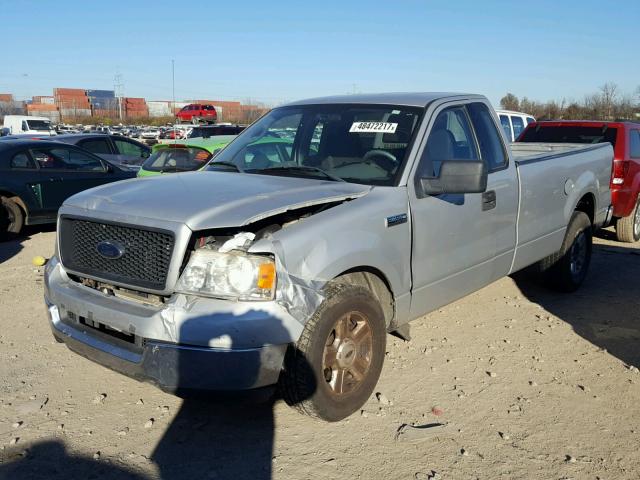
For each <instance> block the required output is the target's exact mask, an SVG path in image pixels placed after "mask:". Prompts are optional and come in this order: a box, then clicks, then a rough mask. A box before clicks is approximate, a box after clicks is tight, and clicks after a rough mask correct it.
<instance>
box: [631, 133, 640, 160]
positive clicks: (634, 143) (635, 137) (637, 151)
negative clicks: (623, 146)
mask: <svg viewBox="0 0 640 480" xmlns="http://www.w3.org/2000/svg"><path fill="white" fill-rule="evenodd" d="M629 146H630V148H629V149H630V150H631V157H632V158H640V131H638V130H631V139H630V145H629Z"/></svg>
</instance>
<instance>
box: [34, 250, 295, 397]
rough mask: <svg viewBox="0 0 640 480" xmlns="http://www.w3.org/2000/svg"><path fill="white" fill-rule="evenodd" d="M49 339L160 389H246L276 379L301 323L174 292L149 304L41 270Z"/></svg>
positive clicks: (57, 270)
mask: <svg viewBox="0 0 640 480" xmlns="http://www.w3.org/2000/svg"><path fill="white" fill-rule="evenodd" d="M45 302H46V305H47V311H48V315H49V320H50V324H51V329H52V331H53V335H54V336H55V338H56V339H57V340H58V341H61V342H64V343H65V344H66V345H67V346H68V347H69V348H70V349H71V350H73V351H74V352H76V353H78V354H80V355H82V356H84V357H86V358H88V359H90V360H93V361H95V362H97V363H99V364H102V365H104V366H106V367H108V368H111V369H113V370H116V371H118V372H120V373H123V374H125V375H127V376H130V377H132V378H136V379H138V380H142V381H149V382H151V383H154V384H156V385H157V386H159V387H160V388H162V389H163V390H167V391H170V392H175V393H179V392H181V391H183V390H184V391H187V390H214V391H235V390H248V389H255V388H259V387H264V386H268V385H273V384H275V383H276V382H277V380H278V376H279V374H280V370H281V368H282V362H283V359H284V354H285V351H286V349H287V347H288V345H289V344H291V343H295V342H296V341H297V339H298V338H299V336H300V334H301V332H302V328H303V326H302V325H301V323H300V322H298V321H297V320H295V319H294V318H293V317H291V315H290V314H289V313H288V312H287V311H286V310H285V309H284V308H283V307H282V306H280V305H279V304H277V303H276V302H232V301H227V300H218V299H210V298H200V297H190V296H185V295H180V294H177V295H174V296H173V297H171V299H170V300H169V302H167V303H166V304H164V305H161V306H151V305H146V304H142V303H139V302H135V301H132V300H126V299H122V298H118V297H114V296H109V295H106V294H104V293H102V292H100V291H97V290H95V289H92V288H89V287H85V286H83V285H81V284H79V283H77V282H75V281H73V280H71V279H70V278H69V277H68V276H67V275H66V273H65V271H64V269H63V268H62V266H61V265H60V263H59V262H58V261H57V259H55V258H53V259H52V260H51V261H50V262H49V263H48V264H47V268H46V272H45Z"/></svg>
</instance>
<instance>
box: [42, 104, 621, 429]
mask: <svg viewBox="0 0 640 480" xmlns="http://www.w3.org/2000/svg"><path fill="white" fill-rule="evenodd" d="M499 129H500V123H499V121H498V118H497V116H496V115H495V113H494V112H493V110H492V109H491V107H490V103H489V102H488V100H487V99H486V98H485V97H483V96H479V95H463V94H431V93H416V94H377V95H348V96H339V97H328V98H318V99H312V100H307V101H301V102H296V103H292V104H288V105H285V106H282V107H278V108H275V109H273V110H271V111H270V112H269V113H268V114H266V115H265V116H263V117H262V118H261V119H260V120H258V121H257V122H255V123H254V124H253V125H251V126H250V127H248V128H247V129H246V130H245V131H243V132H242V133H241V134H240V135H239V136H238V137H237V138H236V139H235V140H234V141H233V142H231V143H230V144H229V145H228V146H227V147H226V148H225V149H224V150H222V151H221V152H220V153H219V154H218V155H217V156H216V157H215V159H213V160H212V161H211V162H210V163H209V165H208V167H207V170H205V171H202V172H191V173H184V174H180V175H165V176H162V177H159V178H157V179H155V180H153V181H143V182H125V183H121V184H116V185H107V186H102V187H99V188H96V189H93V190H91V191H88V192H84V193H81V194H78V195H76V196H74V197H72V198H70V199H68V200H67V201H66V202H65V204H64V205H63V207H62V208H61V209H60V214H59V223H58V226H59V229H58V233H57V253H56V255H55V256H54V257H53V258H52V259H51V260H50V261H49V262H48V264H47V266H46V271H45V302H46V305H47V308H48V317H49V321H50V325H51V328H52V332H53V335H54V336H55V338H56V339H57V340H58V341H60V342H64V343H66V345H67V346H68V347H69V348H70V349H71V350H73V351H75V352H77V353H79V354H81V355H83V356H85V357H87V358H89V359H92V360H93V361H95V362H98V363H101V364H103V365H106V366H108V367H110V368H112V369H114V370H117V371H119V372H122V373H124V374H126V375H130V376H132V377H134V378H137V379H141V380H147V381H150V382H153V383H155V384H156V385H158V386H160V387H161V388H163V389H165V390H167V391H172V392H176V393H178V394H184V393H187V392H189V391H190V390H213V391H216V390H224V391H229V390H234V391H236V390H255V389H260V388H262V387H266V388H269V387H271V388H272V387H273V385H278V386H279V387H280V392H281V394H282V396H283V397H284V399H285V400H286V402H287V403H288V404H290V405H292V406H294V407H296V408H297V409H298V410H299V411H300V412H303V413H306V414H309V415H312V416H315V417H319V418H321V419H324V420H327V421H337V420H340V419H342V418H345V417H346V416H348V415H350V414H351V413H353V412H354V411H356V410H358V409H359V408H360V407H361V406H362V405H363V404H364V403H365V402H366V401H367V400H368V399H369V397H370V395H371V393H372V392H373V389H374V387H375V385H376V382H377V380H378V377H379V375H380V372H381V369H382V364H383V360H384V357H385V346H386V334H387V332H394V331H395V332H398V333H399V334H400V335H403V336H405V337H407V336H408V332H407V322H409V321H410V320H412V319H415V318H418V317H421V316H423V315H425V314H426V313H428V312H430V311H433V310H434V309H437V308H439V307H441V306H443V305H446V304H448V303H450V302H453V301H454V300H456V299H458V298H461V297H463V296H465V295H467V294H469V293H471V292H474V291H476V290H478V289H480V288H482V287H484V286H485V285H487V284H489V283H491V282H493V281H495V280H498V279H499V278H501V277H504V276H505V275H509V274H510V273H512V272H515V271H518V270H521V269H524V268H525V267H528V266H531V265H534V266H535V269H536V270H538V271H539V272H540V274H541V275H543V276H544V278H546V281H547V283H548V284H549V285H550V286H553V287H555V288H557V289H558V290H561V291H567V292H569V291H574V290H576V289H577V288H578V287H579V286H580V285H581V284H582V282H583V281H584V279H585V277H586V275H587V271H588V267H589V262H590V258H591V244H592V228H594V227H597V226H599V225H602V224H604V223H605V222H606V221H607V219H608V216H609V214H610V211H611V208H610V190H609V177H610V171H611V159H612V156H613V150H612V148H611V145H609V144H606V143H605V144H601V145H595V146H584V145H547V144H531V145H522V144H521V145H519V146H517V147H515V148H514V149H513V154H511V153H510V152H511V149H510V147H509V145H508V144H505V142H504V137H503V135H502V133H501V132H500V130H499ZM273 141H275V144H274V143H270V142H273ZM278 141H279V143H278ZM262 142H264V144H263V143H262ZM262 145H281V146H283V147H284V149H282V148H280V149H278V148H276V149H273V148H271V146H270V147H268V148H267V149H265V150H262V151H261V152H255V151H253V150H252V149H254V148H256V146H262Z"/></svg>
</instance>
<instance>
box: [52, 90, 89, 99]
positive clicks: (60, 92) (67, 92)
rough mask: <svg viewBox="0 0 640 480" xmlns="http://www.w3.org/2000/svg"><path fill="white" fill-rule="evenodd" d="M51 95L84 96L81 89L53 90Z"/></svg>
mask: <svg viewBox="0 0 640 480" xmlns="http://www.w3.org/2000/svg"><path fill="white" fill-rule="evenodd" d="M53 95H54V96H56V97H57V96H58V95H71V96H78V95H81V96H85V93H84V90H82V89H81V88H54V89H53Z"/></svg>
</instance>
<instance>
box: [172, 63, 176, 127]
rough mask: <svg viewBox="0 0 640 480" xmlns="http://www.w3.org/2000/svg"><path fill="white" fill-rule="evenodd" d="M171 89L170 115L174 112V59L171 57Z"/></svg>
mask: <svg viewBox="0 0 640 480" xmlns="http://www.w3.org/2000/svg"><path fill="white" fill-rule="evenodd" d="M171 91H172V94H171V96H172V102H173V103H172V104H171V115H173V116H175V114H176V61H175V60H173V59H171Z"/></svg>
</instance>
